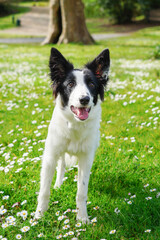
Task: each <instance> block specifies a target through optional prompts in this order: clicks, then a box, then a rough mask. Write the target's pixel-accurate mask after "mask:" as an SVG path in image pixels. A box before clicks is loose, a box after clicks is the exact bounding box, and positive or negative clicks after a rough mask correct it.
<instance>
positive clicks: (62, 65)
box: [49, 48, 110, 121]
mask: <svg viewBox="0 0 160 240" xmlns="http://www.w3.org/2000/svg"><path fill="white" fill-rule="evenodd" d="M109 66H110V57H109V50H108V49H105V50H103V51H102V52H101V53H100V54H99V55H98V56H97V57H96V58H95V59H94V60H93V61H92V62H89V63H87V64H86V65H85V67H84V68H83V69H82V70H80V69H74V67H73V65H72V64H71V63H70V62H69V61H67V60H66V59H65V58H64V57H63V55H62V54H61V53H60V52H59V51H58V50H57V49H55V48H52V49H51V56H50V61H49V67H50V75H51V80H52V87H53V94H54V96H55V98H56V97H57V96H58V95H60V98H61V103H62V107H63V108H64V109H68V110H69V111H70V113H71V114H73V116H74V117H75V118H76V119H77V120H80V121H84V120H86V119H88V117H89V114H90V111H92V108H93V107H94V106H95V105H96V104H97V101H98V98H100V99H101V101H103V100H104V90H105V86H106V83H107V81H108V79H109V78H108V73H109Z"/></svg>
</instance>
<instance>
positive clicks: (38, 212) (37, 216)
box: [34, 210, 43, 219]
mask: <svg viewBox="0 0 160 240" xmlns="http://www.w3.org/2000/svg"><path fill="white" fill-rule="evenodd" d="M42 216H43V213H41V210H36V212H35V215H34V219H40V218H41V217H42Z"/></svg>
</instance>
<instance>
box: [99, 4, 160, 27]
mask: <svg viewBox="0 0 160 240" xmlns="http://www.w3.org/2000/svg"><path fill="white" fill-rule="evenodd" d="M98 5H101V6H103V7H104V8H105V9H106V10H107V11H108V12H109V13H110V15H111V16H113V17H114V19H115V21H116V22H117V23H120V24H122V23H129V22H131V21H132V20H133V18H134V17H135V16H139V15H144V16H145V19H146V20H147V21H148V20H149V12H150V10H151V9H152V8H155V7H156V8H157V7H160V2H159V0H119V1H117V0H98Z"/></svg>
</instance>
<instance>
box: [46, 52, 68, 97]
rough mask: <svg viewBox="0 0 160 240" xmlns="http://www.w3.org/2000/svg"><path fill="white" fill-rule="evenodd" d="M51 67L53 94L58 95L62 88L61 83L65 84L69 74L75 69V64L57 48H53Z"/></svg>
mask: <svg viewBox="0 0 160 240" xmlns="http://www.w3.org/2000/svg"><path fill="white" fill-rule="evenodd" d="M49 67H50V76H51V81H52V88H53V95H54V96H55V97H57V95H58V93H59V91H60V88H61V86H60V85H61V84H63V82H64V81H65V79H66V77H67V75H68V74H69V73H70V72H71V71H72V70H73V65H72V64H71V63H70V62H69V61H67V60H66V59H65V58H64V57H63V55H62V54H61V53H60V52H59V51H58V50H57V49H56V48H52V49H51V55H50V61H49Z"/></svg>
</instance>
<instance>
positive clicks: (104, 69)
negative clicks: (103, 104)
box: [86, 49, 110, 101]
mask: <svg viewBox="0 0 160 240" xmlns="http://www.w3.org/2000/svg"><path fill="white" fill-rule="evenodd" d="M109 67H110V56H109V50H108V49H105V50H103V51H102V52H101V53H100V54H99V55H98V56H97V57H96V58H95V59H94V60H93V61H92V62H90V63H87V64H86V68H88V69H90V70H91V71H92V73H93V74H94V76H95V77H96V78H97V80H98V82H99V89H98V92H99V95H100V98H101V100H102V101H103V100H104V90H105V86H106V84H107V82H108V80H109V77H108V73H109Z"/></svg>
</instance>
